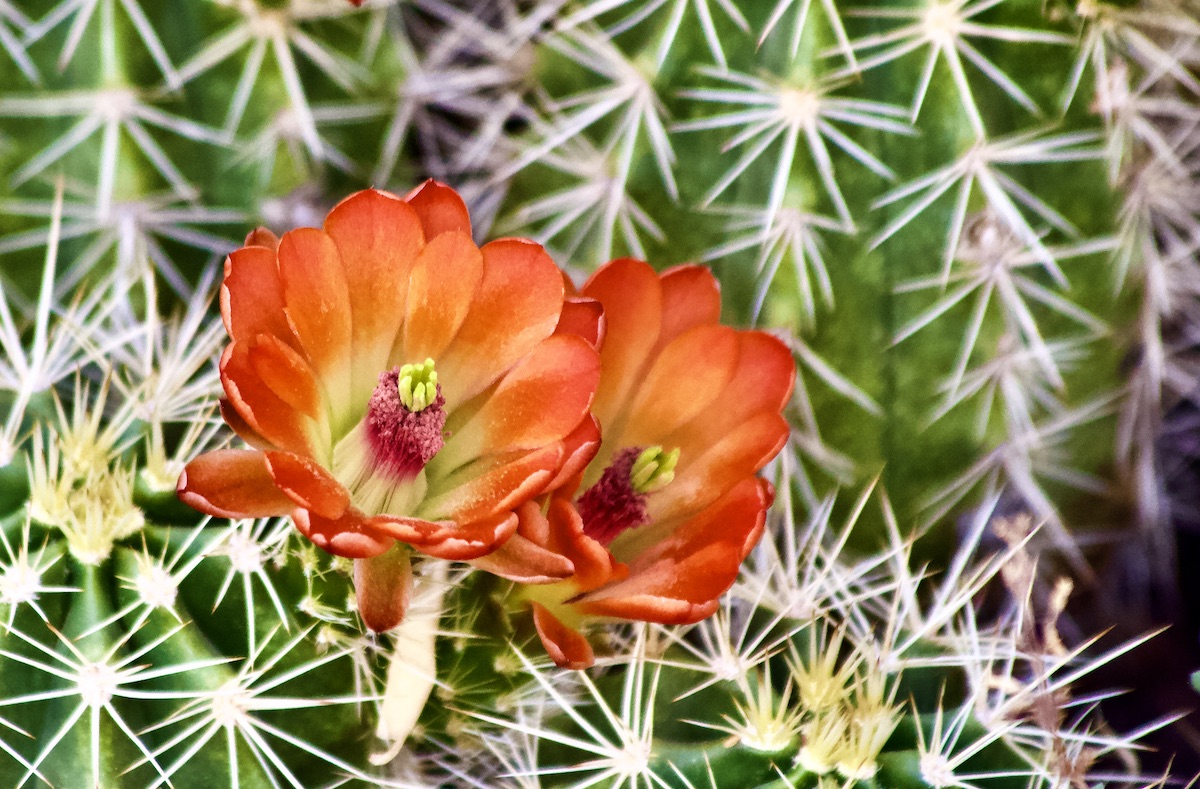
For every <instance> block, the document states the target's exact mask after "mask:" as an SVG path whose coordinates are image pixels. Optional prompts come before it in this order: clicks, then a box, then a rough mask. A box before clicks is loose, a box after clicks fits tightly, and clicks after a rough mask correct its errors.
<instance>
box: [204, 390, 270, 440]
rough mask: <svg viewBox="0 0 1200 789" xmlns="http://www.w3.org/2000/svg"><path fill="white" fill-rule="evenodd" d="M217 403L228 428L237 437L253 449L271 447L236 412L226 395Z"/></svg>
mask: <svg viewBox="0 0 1200 789" xmlns="http://www.w3.org/2000/svg"><path fill="white" fill-rule="evenodd" d="M217 405H218V407H219V408H220V410H221V418H222V419H224V420H225V424H227V425H229V428H230V429H231V430H233V432H234V433H237V436H238V438H240V439H242V440H243V441H245V442H246V443H247V444H249V445H250V446H252V447H254V448H255V449H270V448H271V442H270V441H267V440H266V439H265V438H263V437H262V436H260V435H259V434H258V432H257V431H256V430H255V429H254V428H252V427H250V423H249V422H247V421H246V420H245V419H244V418H243V417H242V415H241V414H239V413H238V412H237V409H236V408H234V407H233V403H231V402H229V398H228V397H222V398H221V399H220V400H218V401H217Z"/></svg>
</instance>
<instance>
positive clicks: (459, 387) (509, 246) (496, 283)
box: [437, 238, 563, 408]
mask: <svg viewBox="0 0 1200 789" xmlns="http://www.w3.org/2000/svg"><path fill="white" fill-rule="evenodd" d="M481 251H482V252H483V281H482V282H480V284H479V290H478V291H476V293H475V299H474V301H473V302H472V303H471V310H470V312H469V313H468V314H467V318H466V320H465V321H463V324H462V326H461V327H460V328H459V330H458V334H457V335H455V337H454V341H453V342H451V343H450V346H449V347H448V348H447V349H446V351H445V352H444V353H443V354H442V356H441V357H439V358H438V360H437V369H438V376H439V382H440V383H441V384H442V392H443V393H444V394H445V396H446V401H447V403H449V404H451V405H450V407H451V408H453V407H454V406H455V405H456V404H459V403H463V402H466V401H467V400H469V399H470V398H472V397H474V396H475V395H477V394H479V393H480V392H482V391H483V390H484V389H486V388H487V387H488V386H490V385H491V384H492V383H494V382H495V381H496V379H498V378H499V377H500V376H501V375H502V374H503V373H504V372H505V371H506V370H508V368H510V367H511V366H512V365H513V364H514V363H516V362H517V361H518V360H519V359H520V358H521V357H523V356H524V355H525V354H527V353H529V352H530V351H531V350H532V349H533V348H534V347H536V346H537V344H538V343H540V342H541V341H542V340H544V339H545V338H546V337H549V336H550V334H551V333H552V332H553V331H554V327H555V326H557V325H558V316H559V313H560V312H561V311H562V299H563V283H562V275H561V274H560V273H559V270H558V267H557V266H555V265H554V261H553V260H551V259H550V256H549V255H547V254H546V250H544V249H542V247H541V245H540V244H535V243H533V242H532V241H525V240H522V239H514V238H505V239H500V240H498V241H493V242H491V243H490V244H487V245H485V246H484V247H483V249H482V250H481Z"/></svg>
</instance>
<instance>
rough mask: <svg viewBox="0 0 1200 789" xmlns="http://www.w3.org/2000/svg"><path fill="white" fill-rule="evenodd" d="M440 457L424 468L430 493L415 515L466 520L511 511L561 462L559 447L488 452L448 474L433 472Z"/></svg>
mask: <svg viewBox="0 0 1200 789" xmlns="http://www.w3.org/2000/svg"><path fill="white" fill-rule="evenodd" d="M440 459H441V455H440V453H439V455H438V456H437V457H435V458H434V459H433V461H432V462H431V463H430V464H429V465H428V466H426V467H425V471H426V474H427V475H428V476H427V479H428V480H429V487H430V493H431V494H432V495H427V497H426V499H425V501H424V502H423V503H422V505H421V508H420V510H419V512H418V515H420V516H421V517H422V518H425V519H428V520H448V521H456V522H458V523H468V522H470V521H476V520H481V519H484V518H489V517H491V516H493V515H495V514H497V513H500V512H504V511H506V510H512V509H513V508H515V507H517V506H519V505H520V504H522V503H524V502H526V501H528V500H529V499H531V498H533V497H534V496H535V495H537V494H538V493H539V492H540V491H541V490H542V488H543V487H545V485H546V483H547V482H549V481H550V479H551V478H552V477H553V476H554V472H555V471H556V470H557V469H558V468H559V466H560V465H561V463H562V446H561V445H558V444H554V445H551V446H548V447H543V448H542V449H538V450H534V451H532V452H511V453H508V454H505V455H489V456H487V457H484V458H481V459H479V460H477V461H475V462H473V463H468V464H467V465H466V466H464V467H462V468H460V469H457V470H455V471H453V473H450V474H449V475H448V476H440V475H439V474H437V473H436V472H434V471H433V468H434V466H435V464H436V463H437V461H438V460H440ZM435 491H436V492H435Z"/></svg>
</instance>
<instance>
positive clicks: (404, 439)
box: [367, 367, 446, 480]
mask: <svg viewBox="0 0 1200 789" xmlns="http://www.w3.org/2000/svg"><path fill="white" fill-rule="evenodd" d="M399 377H400V368H399V367H394V368H392V369H391V370H386V371H384V372H382V373H380V374H379V384H378V385H377V386H376V387H375V391H374V392H373V393H372V394H371V400H370V402H369V403H368V404H367V438H368V439H369V440H370V443H371V449H372V450H374V453H375V462H376V464H377V466H378V467H379V468H381V469H382V470H383V471H385V472H386V473H387V474H389V475H390V476H392V477H393V478H395V479H396V480H407V479H412V478H413V477H415V476H416V475H417V474H419V473H420V472H421V469H423V468H425V464H426V463H428V462H429V461H430V460H431V459H432V458H433V456H434V455H436V454H437V453H438V450H440V449H441V448H442V444H443V443H444V439H443V436H442V429H443V428H444V427H445V426H446V409H445V405H446V398H445V397H443V396H442V387H441V385H440V384H439V385H438V388H437V399H436V400H434V401H433V402H432V403H430V404H429V405H428V406H426V407H425V408H422V409H421V410H420V411H417V412H413V411H409V410H408V408H407V407H406V406H405V405H404V403H402V402H400V389H399Z"/></svg>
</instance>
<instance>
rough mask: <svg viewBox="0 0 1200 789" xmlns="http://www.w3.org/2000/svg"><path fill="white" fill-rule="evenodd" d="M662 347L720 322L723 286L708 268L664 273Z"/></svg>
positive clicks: (662, 280) (690, 268) (688, 266)
mask: <svg viewBox="0 0 1200 789" xmlns="http://www.w3.org/2000/svg"><path fill="white" fill-rule="evenodd" d="M660 284H661V287H662V328H661V329H660V331H659V335H658V344H659V347H662V346H665V345H666V344H667V343H669V342H670V341H671V340H673V339H675V338H676V337H678V336H679V335H681V334H683V333H684V332H686V331H688V330H689V329H694V328H695V327H697V326H710V325H713V324H715V323H717V321H719V320H720V319H721V286H720V284H719V283H718V282H717V278H716V277H714V276H713V275H712V272H711V271H709V270H708V267H707V266H697V265H693V264H688V265H683V266H676V267H674V268H671V269H668V270H666V271H664V272H663V274H662V277H661V279H660Z"/></svg>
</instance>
